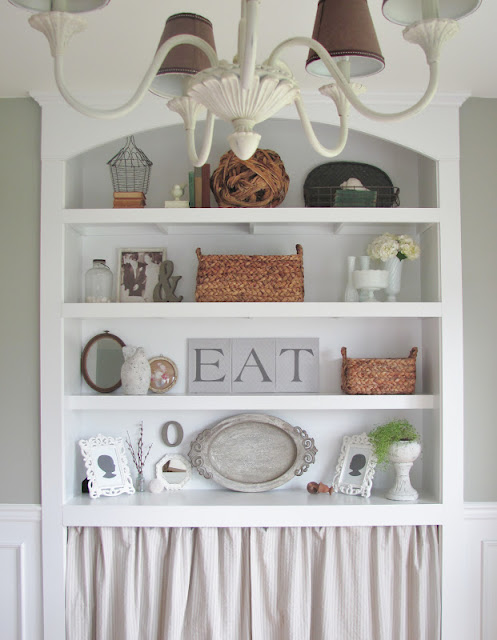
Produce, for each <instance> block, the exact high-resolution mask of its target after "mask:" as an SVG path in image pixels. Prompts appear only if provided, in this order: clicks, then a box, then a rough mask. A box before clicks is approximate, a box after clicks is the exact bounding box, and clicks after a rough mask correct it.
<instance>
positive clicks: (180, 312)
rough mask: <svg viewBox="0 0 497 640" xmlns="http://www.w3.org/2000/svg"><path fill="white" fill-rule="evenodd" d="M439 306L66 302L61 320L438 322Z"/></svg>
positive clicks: (409, 303)
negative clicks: (431, 319)
mask: <svg viewBox="0 0 497 640" xmlns="http://www.w3.org/2000/svg"><path fill="white" fill-rule="evenodd" d="M441 315H442V305H441V303H440V302H370V303H367V304H366V303H362V304H361V303H358V302H179V303H161V302H155V303H154V302H142V303H140V304H126V303H117V302H114V303H113V302H111V303H107V304H106V303H95V304H89V303H84V302H66V303H64V304H63V305H62V317H64V318H79V319H82V320H83V319H86V318H440V317H441Z"/></svg>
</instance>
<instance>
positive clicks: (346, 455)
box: [333, 433, 376, 498]
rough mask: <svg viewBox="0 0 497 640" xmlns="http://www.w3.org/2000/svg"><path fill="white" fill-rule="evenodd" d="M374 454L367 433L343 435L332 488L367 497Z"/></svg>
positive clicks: (372, 472) (370, 483)
mask: <svg viewBox="0 0 497 640" xmlns="http://www.w3.org/2000/svg"><path fill="white" fill-rule="evenodd" d="M375 468H376V456H375V455H374V453H373V447H372V445H371V442H370V441H369V438H368V435H367V433H361V434H360V435H354V436H344V438H343V443H342V449H341V451H340V456H339V458H338V464H337V466H336V470H335V475H334V477H333V490H334V491H337V492H340V493H345V494H346V495H348V496H362V497H363V498H369V496H370V495H371V488H372V486H373V477H374V472H375Z"/></svg>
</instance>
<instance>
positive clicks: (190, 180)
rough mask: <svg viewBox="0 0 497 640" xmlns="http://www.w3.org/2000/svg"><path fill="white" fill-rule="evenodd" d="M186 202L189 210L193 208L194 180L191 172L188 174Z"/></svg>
mask: <svg viewBox="0 0 497 640" xmlns="http://www.w3.org/2000/svg"><path fill="white" fill-rule="evenodd" d="M188 200H189V203H190V208H191V209H193V208H194V207H195V178H194V173H193V171H189V172H188Z"/></svg>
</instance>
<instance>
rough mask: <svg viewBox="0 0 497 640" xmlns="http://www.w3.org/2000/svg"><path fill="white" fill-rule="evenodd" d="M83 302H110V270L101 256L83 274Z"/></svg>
mask: <svg viewBox="0 0 497 640" xmlns="http://www.w3.org/2000/svg"><path fill="white" fill-rule="evenodd" d="M85 302H112V271H111V270H110V269H109V267H108V266H107V265H106V264H105V260H102V259H101V258H97V259H95V260H93V267H92V268H91V269H88V271H87V272H86V274H85Z"/></svg>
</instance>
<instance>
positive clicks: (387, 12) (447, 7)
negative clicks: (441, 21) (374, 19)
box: [382, 0, 481, 25]
mask: <svg viewBox="0 0 497 640" xmlns="http://www.w3.org/2000/svg"><path fill="white" fill-rule="evenodd" d="M480 4H481V0H432V2H426V0H383V8H382V10H383V15H384V16H385V18H386V19H387V20H390V22H395V23H396V24H403V25H409V24H413V23H414V22H418V20H426V19H430V18H450V19H451V20H458V19H459V18H464V16H467V15H468V14H470V13H472V12H473V11H476V9H478V7H479V6H480Z"/></svg>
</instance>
